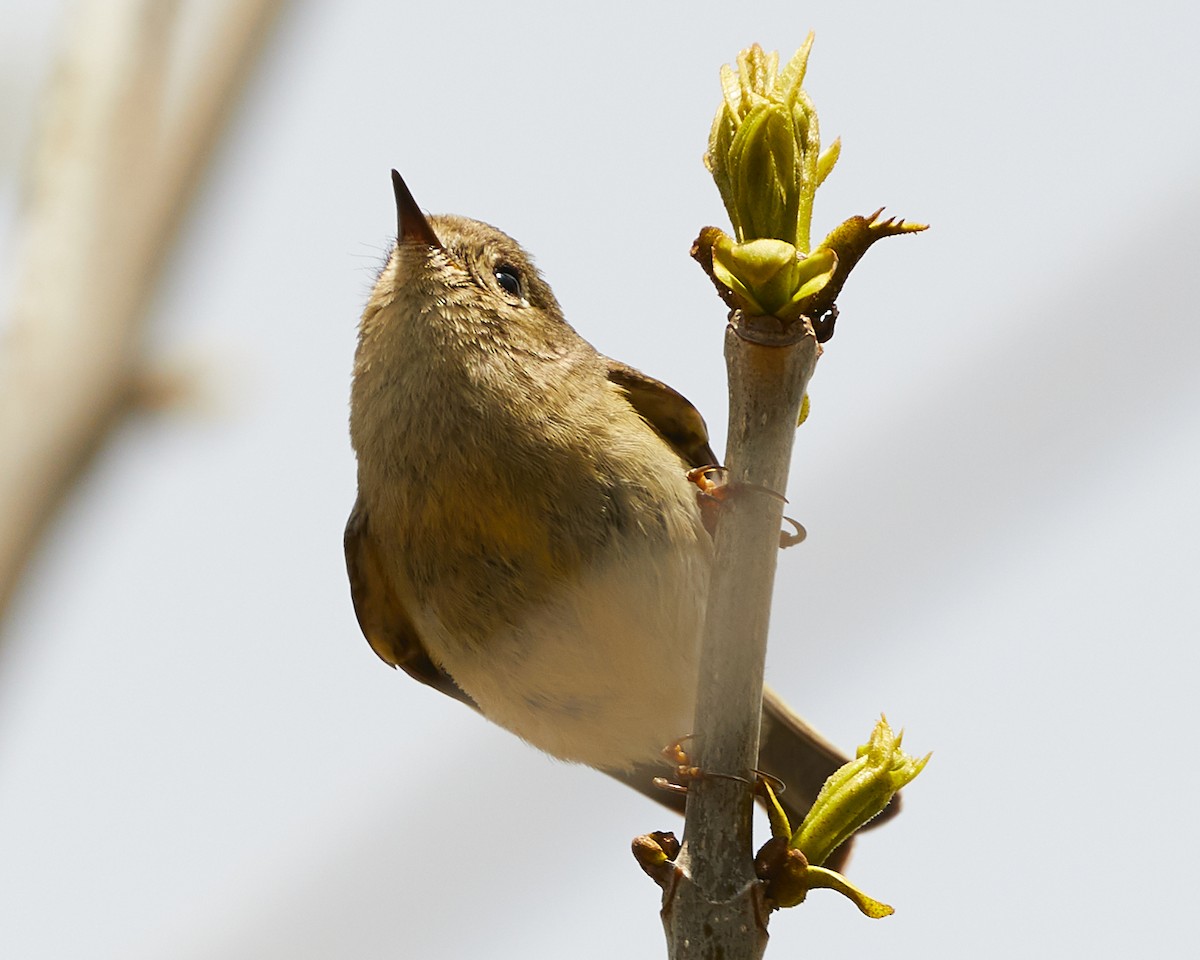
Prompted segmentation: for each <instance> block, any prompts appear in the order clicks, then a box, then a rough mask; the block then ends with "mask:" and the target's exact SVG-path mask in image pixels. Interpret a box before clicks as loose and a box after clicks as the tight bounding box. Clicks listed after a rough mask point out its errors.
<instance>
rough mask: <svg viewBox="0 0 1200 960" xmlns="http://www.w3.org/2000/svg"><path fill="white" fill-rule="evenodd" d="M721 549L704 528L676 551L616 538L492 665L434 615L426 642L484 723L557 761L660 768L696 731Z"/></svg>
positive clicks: (496, 644) (500, 644)
mask: <svg viewBox="0 0 1200 960" xmlns="http://www.w3.org/2000/svg"><path fill="white" fill-rule="evenodd" d="M710 550H711V548H710V544H709V541H708V537H707V535H706V534H705V532H704V531H703V529H701V528H700V525H699V523H698V522H697V523H696V524H695V529H693V530H691V531H689V534H688V536H686V537H684V538H679V537H676V538H673V539H672V540H670V541H668V542H665V543H664V542H663V541H661V540H643V539H638V538H636V537H630V538H626V539H624V540H617V541H616V542H614V543H613V545H612V547H611V549H610V550H608V551H606V553H605V557H604V560H603V562H602V563H598V564H592V565H590V567H589V569H587V570H586V571H581V572H580V575H578V576H575V577H572V578H570V579H569V580H568V581H564V582H563V583H562V584H560V585H558V586H557V587H556V589H555V590H554V591H553V592H552V593H551V595H550V596H549V597H548V598H547V599H546V600H544V601H542V602H541V603H539V604H538V605H536V606H533V607H531V608H529V609H527V610H526V611H524V612H523V614H522V616H521V619H520V622H519V623H516V624H513V625H511V626H508V627H506V628H504V629H503V630H502V631H500V633H498V634H495V635H493V636H492V637H491V638H489V640H488V643H487V646H488V651H487V656H486V657H480V656H479V652H478V650H477V649H474V650H472V649H470V648H468V647H464V646H463V645H462V644H461V642H457V634H455V633H452V632H451V631H448V630H446V629H445V628H444V626H442V625H441V624H440V623H439V618H438V617H436V616H435V615H431V614H430V611H429V610H428V609H427V610H426V611H425V614H426V618H425V619H426V624H425V633H424V635H425V638H426V642H427V644H428V646H429V649H430V652H431V653H432V654H433V655H434V657H435V659H437V660H439V661H440V662H441V664H442V666H443V667H444V668H445V669H446V670H447V671H448V672H449V673H450V674H451V675H452V676H453V677H454V679H455V680H456V682H457V683H458V684H459V685H460V686H461V687H462V688H463V689H464V690H465V691H466V692H467V693H469V694H470V695H471V697H472V698H473V699H474V700H475V701H476V703H477V704H478V705H479V708H480V709H481V710H482V712H483V713H484V715H485V716H487V717H488V718H489V719H491V720H492V721H494V722H495V723H498V724H500V725H501V726H503V727H505V728H507V729H509V730H511V731H512V732H513V733H516V734H517V735H518V736H520V737H522V738H523V739H525V740H527V741H528V742H529V743H531V744H533V745H534V746H536V747H538V748H540V749H542V750H545V751H546V752H547V753H550V754H552V755H554V756H556V757H559V758H561V759H563V760H571V761H577V762H580V763H586V764H588V765H590V766H594V767H600V768H607V769H614V768H628V767H630V766H631V765H633V764H635V763H639V762H644V761H647V760H653V759H656V758H657V757H658V756H659V753H660V752H661V750H662V749H663V748H664V747H665V746H667V745H668V744H669V743H671V742H673V741H676V740H678V739H680V738H681V737H684V736H686V735H687V734H688V733H689V732H690V730H691V725H692V711H693V706H694V697H695V685H696V669H697V655H698V645H699V639H700V631H701V627H702V624H703V617H704V608H705V603H706V598H707V592H708V575H709V556H710Z"/></svg>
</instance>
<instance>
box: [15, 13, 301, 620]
mask: <svg viewBox="0 0 1200 960" xmlns="http://www.w3.org/2000/svg"><path fill="white" fill-rule="evenodd" d="M184 6H185V4H181V3H178V2H163V0H82V2H80V3H79V4H78V5H77V7H76V8H75V10H74V11H73V13H72V15H71V16H70V17H68V18H67V19H68V36H67V37H66V39H65V43H64V46H63V50H62V53H61V56H60V59H59V62H58V64H57V66H56V69H55V71H54V74H53V77H52V78H51V81H50V84H49V87H48V89H47V91H46V93H45V95H44V105H43V107H42V109H41V111H40V117H39V121H38V129H37V131H36V133H35V140H34V147H33V151H32V156H31V157H30V160H29V163H28V166H27V170H28V173H27V178H26V179H27V182H26V184H25V196H24V209H23V210H22V214H21V218H20V221H19V223H18V231H19V233H20V238H19V240H20V262H19V264H18V267H17V270H16V273H15V280H14V295H13V300H12V303H11V305H10V308H9V315H8V317H7V318H6V320H5V324H4V328H5V336H4V339H3V341H0V450H3V451H4V452H3V456H2V457H0V619H2V617H3V614H4V612H5V610H6V609H7V607H8V603H9V601H10V600H11V599H12V597H13V595H14V592H15V590H16V586H17V584H18V582H19V581H20V578H21V575H22V572H23V571H24V569H25V567H26V564H27V563H28V562H29V560H30V558H31V557H32V555H33V552H34V550H35V548H36V545H37V542H38V539H39V536H40V535H41V534H42V532H43V531H44V530H45V529H46V526H47V524H48V522H49V521H50V519H51V518H52V517H53V515H54V512H55V510H56V508H57V507H58V506H59V504H61V503H62V501H63V499H64V497H65V495H66V494H67V493H68V491H69V490H70V489H71V486H72V484H73V483H74V482H75V481H76V480H78V479H79V478H80V477H81V476H82V474H83V473H84V471H85V470H86V468H87V466H88V464H89V462H90V461H91V458H92V456H93V455H94V454H95V453H96V451H97V450H99V449H100V448H101V447H102V446H103V445H104V443H105V442H106V441H107V439H108V438H109V436H110V435H111V433H112V431H113V428H114V427H115V426H116V425H117V424H118V423H119V422H120V420H121V419H122V417H124V416H125V415H126V414H127V413H129V412H130V411H131V410H133V409H134V408H135V406H136V403H135V402H134V401H135V398H136V397H137V395H138V392H139V384H140V383H141V382H142V381H143V380H144V379H145V377H146V376H147V371H146V370H145V369H144V362H145V361H144V357H143V355H142V349H141V347H142V344H141V339H142V338H141V335H140V334H141V329H142V324H143V322H144V320H145V313H146V309H147V305H148V304H149V302H150V299H151V294H152V291H153V288H154V284H155V282H156V280H157V278H158V275H159V272H160V270H161V268H162V266H163V263H164V262H165V260H166V254H167V252H168V251H169V249H170V247H171V242H172V240H173V239H174V237H175V234H176V232H177V228H178V226H179V224H180V223H181V221H182V219H183V215H184V213H185V212H186V211H187V209H188V206H189V204H190V201H191V199H192V197H193V195H194V194H195V191H196V186H197V184H198V182H199V180H200V176H201V174H202V172H203V170H204V168H205V165H206V163H207V161H208V158H209V156H210V154H211V153H212V149H213V146H214V145H215V144H216V142H217V140H218V138H219V136H220V134H221V132H222V130H223V129H224V127H225V121H226V119H227V118H228V116H229V114H230V112H231V108H232V107H233V106H234V105H235V103H236V101H237V95H238V92H239V91H240V89H241V87H242V84H243V82H244V81H245V79H246V77H247V75H248V74H249V70H250V67H251V65H252V64H253V63H254V62H255V60H256V59H257V56H258V53H259V51H260V50H261V49H262V46H263V42H264V40H265V38H266V36H267V35H268V33H269V30H270V28H271V26H272V24H273V23H274V21H275V20H276V17H277V14H278V13H279V11H280V10H281V9H282V7H283V0H235V2H230V3H227V4H225V5H224V7H223V9H222V10H221V11H220V13H219V14H218V15H213V16H210V17H208V18H207V20H206V21H205V33H204V34H203V35H202V36H201V37H199V38H190V39H189V43H192V44H193V45H194V46H195V47H196V48H197V49H198V50H199V53H198V55H197V56H195V57H193V58H191V59H192V68H191V69H190V71H189V73H188V75H185V76H183V77H181V78H178V79H177V78H176V77H175V76H174V75H173V73H172V71H174V70H176V69H178V65H177V64H176V63H173V62H172V51H173V50H174V49H176V46H175V44H174V43H173V38H176V37H177V32H178V30H179V25H180V23H181V21H182V20H183V12H184ZM172 83H176V84H177V88H178V91H177V93H175V94H174V95H173V96H171V97H169V96H168V94H169V93H172V92H173V91H172V90H171V84H172ZM0 636H2V632H0Z"/></svg>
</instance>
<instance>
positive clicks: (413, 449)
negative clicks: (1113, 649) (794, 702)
mask: <svg viewBox="0 0 1200 960" xmlns="http://www.w3.org/2000/svg"><path fill="white" fill-rule="evenodd" d="M392 179H393V184H394V187H395V193H396V204H397V208H398V214H399V230H398V238H397V243H396V246H395V248H394V249H393V251H392V253H391V256H390V258H389V259H388V262H387V265H386V266H385V267H384V269H383V272H382V273H381V274H380V276H379V280H378V282H377V283H376V285H375V289H374V291H373V292H372V294H371V298H370V300H369V302H368V303H367V307H366V310H365V311H364V312H363V316H362V322H361V326H360V329H359V340H358V350H357V353H356V356H355V363H354V383H353V389H352V394H351V412H350V434H351V440H352V442H353V445H354V450H355V452H356V454H357V457H358V500H357V502H356V503H355V505H354V510H353V512H352V513H351V514H350V520H349V523H348V524H347V526H346V537H345V548H346V566H347V569H348V571H349V575H350V588H351V595H352V597H353V600H354V609H355V611H356V613H357V615H358V621H359V624H360V625H361V627H362V630H363V633H364V634H365V635H366V637H367V640H368V641H369V643H370V644H371V647H372V648H373V649H374V650H375V652H376V653H377V654H378V655H379V656H380V657H381V658H382V659H383V660H384V661H385V662H387V663H389V664H392V665H393V666H398V667H401V668H402V669H403V670H404V671H405V672H407V673H408V674H409V675H410V676H412V677H415V678H416V679H417V680H420V681H421V682H422V683H426V684H428V685H430V686H432V687H434V688H435V689H437V690H440V691H442V692H443V693H446V694H448V695H450V696H452V697H455V698H456V699H458V700H461V701H462V702H464V703H466V704H468V705H470V706H472V707H474V708H475V709H477V710H479V711H480V712H481V713H482V714H483V715H484V716H486V717H488V718H489V719H490V720H493V721H494V722H496V723H498V724H500V725H501V726H503V727H506V728H507V729H509V730H511V731H512V732H513V733H515V734H517V735H518V736H520V737H522V738H523V739H525V740H527V741H528V742H529V743H531V744H533V745H534V746H536V747H539V748H541V749H542V750H545V751H546V752H547V753H550V754H553V755H554V756H556V757H559V758H561V759H563V760H571V761H576V762H580V763H585V764H588V765H590V766H593V767H596V768H598V769H600V770H603V771H605V772H607V773H610V774H612V775H614V776H616V777H618V778H620V779H622V780H625V781H626V782H628V783H630V784H631V785H632V786H634V787H635V788H636V789H638V790H640V791H642V792H643V793H646V794H647V795H649V796H652V797H654V798H655V799H656V800H660V801H662V802H665V803H668V804H671V805H678V804H679V803H680V800H679V798H678V796H677V795H675V794H670V793H665V792H663V791H660V790H655V789H653V788H652V786H651V779H652V778H653V777H654V776H656V775H659V774H661V773H663V763H664V761H663V759H662V755H661V751H662V750H663V748H664V747H665V746H666V745H667V744H669V743H672V742H675V741H678V740H679V739H680V738H681V737H683V736H685V735H686V734H687V733H688V731H689V730H690V729H691V725H692V719H693V718H692V713H693V707H694V703H693V698H694V691H695V685H696V672H697V658H698V646H699V637H700V631H701V627H702V620H703V617H704V610H705V602H706V595H707V591H708V580H709V566H710V560H711V554H712V544H711V538H710V536H709V533H708V532H707V531H706V529H705V526H704V524H703V522H702V519H701V513H700V506H699V503H698V490H697V488H696V486H695V485H694V484H693V483H692V482H691V481H690V480H689V479H688V471H689V469H691V468H695V467H702V466H706V465H709V464H715V463H716V456H715V455H714V454H713V451H712V449H711V448H710V447H709V444H708V432H707V429H706V427H705V424H704V420H703V419H702V418H701V416H700V414H699V413H697V412H696V409H695V408H694V407H693V406H692V405H691V404H690V403H689V402H688V401H687V400H686V399H684V398H683V397H682V396H681V395H680V394H678V393H676V392H675V391H674V390H672V389H671V388H670V387H668V386H667V385H666V384H664V383H660V382H659V381H658V380H655V379H653V378H651V377H648V376H646V375H645V374H642V373H639V372H638V371H637V370H634V369H632V368H631V367H628V366H626V365H624V364H622V363H619V362H617V361H615V360H610V359H609V358H608V357H605V356H603V355H602V354H600V353H599V352H598V351H597V350H596V349H595V348H594V347H592V345H591V344H589V343H588V342H587V341H586V340H584V339H583V338H582V337H580V336H579V334H578V333H576V332H575V330H574V329H573V328H572V327H571V326H569V325H568V324H567V322H566V321H565V320H564V319H563V314H562V310H561V309H560V308H559V305H558V302H557V301H556V300H555V298H554V294H553V293H552V292H551V290H550V287H549V286H547V284H546V283H545V281H544V280H543V279H542V278H541V276H540V275H539V274H538V272H537V270H535V269H534V267H533V264H532V262H531V260H530V258H529V256H528V255H527V254H526V253H525V252H524V250H522V249H521V247H520V246H518V245H517V243H516V242H515V241H514V240H512V239H511V238H510V237H508V236H506V235H505V234H503V233H501V232H500V231H499V230H497V229H495V228H494V227H490V226H488V225H487V224H484V223H480V222H478V221H475V220H468V219H466V218H463V217H456V216H434V217H429V218H428V219H427V218H426V217H425V216H424V215H423V214H422V213H421V211H420V209H419V208H418V207H417V204H416V202H415V201H414V200H413V198H412V195H411V194H410V193H409V191H408V188H407V187H406V186H405V184H404V181H403V180H402V179H401V177H400V175H399V174H398V173H396V172H395V171H392ZM763 708H764V710H763V740H762V750H761V758H760V764H761V767H762V769H763V770H764V771H765V772H767V773H770V774H772V775H774V776H776V777H779V778H780V779H781V780H783V781H784V782H785V783H786V784H787V787H788V790H787V793H785V794H784V795H783V798H782V799H783V800H784V801H785V807H786V808H787V812H788V813H789V816H792V817H795V818H796V822H797V823H798V822H799V819H800V817H802V815H803V813H804V812H805V811H806V810H807V808H808V806H809V805H811V802H812V800H813V798H814V797H815V796H816V793H817V791H818V790H819V789H820V786H821V784H822V783H823V782H824V779H825V777H826V776H828V775H829V774H830V773H831V772H833V770H835V769H836V768H837V767H838V766H840V765H841V764H842V763H843V762H844V761H845V760H846V757H844V756H843V755H842V754H841V753H840V752H839V751H838V750H836V749H835V748H834V747H832V746H831V745H830V744H828V743H827V742H826V741H825V740H823V739H822V738H821V737H820V736H819V735H817V734H816V733H815V732H814V731H813V730H811V729H810V728H809V727H808V726H807V725H806V724H805V723H804V722H803V721H802V720H800V719H799V718H798V717H797V716H795V714H793V713H792V712H791V711H789V710H788V709H787V707H786V706H785V705H784V704H783V703H782V702H781V701H780V700H779V699H778V698H777V697H776V696H774V695H773V694H771V693H769V692H768V694H767V695H766V696H765V698H764V702H763Z"/></svg>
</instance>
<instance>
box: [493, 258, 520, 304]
mask: <svg viewBox="0 0 1200 960" xmlns="http://www.w3.org/2000/svg"><path fill="white" fill-rule="evenodd" d="M496 282H497V283H498V284H500V286H501V287H502V288H503V289H504V290H506V291H507V292H508V293H511V294H512V295H513V296H514V297H519V296H521V275H520V274H519V273H517V270H516V268H515V267H510V266H509V265H508V264H507V263H502V264H500V265H499V266H497V267H496Z"/></svg>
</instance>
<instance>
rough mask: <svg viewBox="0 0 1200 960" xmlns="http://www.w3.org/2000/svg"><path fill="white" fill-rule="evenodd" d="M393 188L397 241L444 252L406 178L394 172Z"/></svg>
mask: <svg viewBox="0 0 1200 960" xmlns="http://www.w3.org/2000/svg"><path fill="white" fill-rule="evenodd" d="M392 188H393V189H394V190H395V191H396V221H397V226H396V239H397V240H398V241H399V242H400V243H423V244H425V245H426V246H430V247H433V248H434V249H437V250H444V249H445V248H444V247H443V246H442V242H441V241H440V240H438V238H437V234H436V233H434V232H433V227H431V226H430V225H429V221H428V220H426V219H425V214H423V213H422V212H421V208H420V207H418V206H417V201H416V200H414V199H413V195H412V193H410V192H409V189H408V185H407V184H405V182H404V178H403V177H402V176H400V174H399V173H397V172H396V171H395V170H393V171H392Z"/></svg>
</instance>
